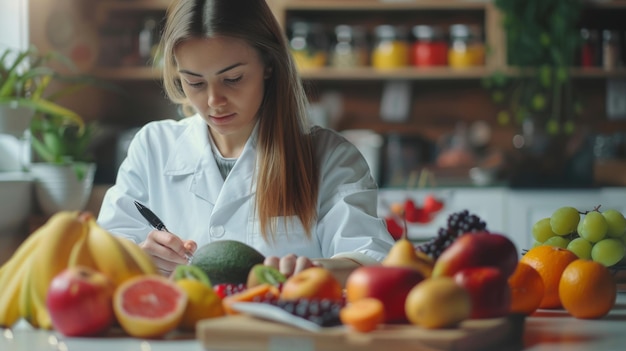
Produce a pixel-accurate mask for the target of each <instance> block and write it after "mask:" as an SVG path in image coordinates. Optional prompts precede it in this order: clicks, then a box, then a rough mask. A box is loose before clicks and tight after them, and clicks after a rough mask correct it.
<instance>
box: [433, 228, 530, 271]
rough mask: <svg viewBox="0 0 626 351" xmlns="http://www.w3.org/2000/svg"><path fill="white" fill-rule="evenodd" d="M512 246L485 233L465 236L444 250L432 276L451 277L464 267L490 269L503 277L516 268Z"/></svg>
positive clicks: (513, 247) (516, 256)
mask: <svg viewBox="0 0 626 351" xmlns="http://www.w3.org/2000/svg"><path fill="white" fill-rule="evenodd" d="M517 261H518V254H517V249H516V248H515V244H513V242H512V241H511V239H509V238H507V237H506V236H504V235H501V234H497V233H488V232H476V233H467V234H463V235H461V236H460V237H458V238H457V239H456V240H455V241H454V242H453V243H452V245H450V246H449V247H448V248H447V249H446V250H444V251H443V253H442V254H441V256H439V258H438V259H437V261H436V262H435V266H434V267H433V276H434V277H437V276H448V277H451V276H453V275H454V274H455V273H456V272H458V271H460V270H461V269H464V268H470V267H482V266H491V267H496V268H499V269H500V270H502V274H503V275H504V276H505V278H508V277H509V276H511V274H513V271H515V268H516V267H517Z"/></svg>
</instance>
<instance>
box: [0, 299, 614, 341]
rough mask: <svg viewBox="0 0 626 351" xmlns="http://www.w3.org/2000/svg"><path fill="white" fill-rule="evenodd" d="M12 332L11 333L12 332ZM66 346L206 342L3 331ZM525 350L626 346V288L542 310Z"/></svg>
mask: <svg viewBox="0 0 626 351" xmlns="http://www.w3.org/2000/svg"><path fill="white" fill-rule="evenodd" d="M8 334H11V335H10V336H9V335H8ZM7 336H9V337H7ZM513 349H515V348H513ZM65 350H68V351H205V350H204V348H203V347H202V345H201V344H200V343H199V342H198V341H197V340H195V339H194V338H193V336H192V335H187V336H181V339H176V340H150V341H144V340H140V339H134V338H130V337H126V336H117V337H108V338H61V337H59V336H58V334H57V333H55V332H49V331H42V330H33V329H32V328H30V326H28V325H26V324H24V323H20V324H18V326H16V328H15V329H14V330H13V331H12V332H7V331H6V330H5V331H3V333H2V335H0V351H65ZM523 350H532V351H555V350H563V351H577V350H580V351H589V350H596V351H622V350H626V292H622V293H619V294H618V298H617V303H616V305H615V307H614V308H613V310H612V311H611V313H610V314H609V315H608V316H606V317H604V318H602V319H599V320H580V319H575V318H573V317H571V316H569V315H568V314H567V313H566V312H565V311H563V310H540V311H538V312H537V313H535V314H534V315H533V316H530V317H528V318H527V319H526V324H525V330H524V346H523ZM271 351H279V350H271ZM280 351H284V350H280ZM293 351H298V350H293ZM396 351H402V350H396ZM407 351H409V350H407Z"/></svg>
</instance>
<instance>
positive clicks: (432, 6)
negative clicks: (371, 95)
mask: <svg viewBox="0 0 626 351" xmlns="http://www.w3.org/2000/svg"><path fill="white" fill-rule="evenodd" d="M170 2H171V0H132V1H128V0H107V1H100V2H98V5H97V8H96V13H97V20H98V21H100V22H99V23H103V21H106V19H107V18H108V16H110V15H111V13H112V12H115V11H153V10H154V11H156V10H163V11H164V10H165V9H167V7H168V6H169V4H170ZM268 3H270V6H271V7H272V10H273V11H274V12H275V14H276V15H277V17H279V19H282V20H284V19H285V18H284V17H285V16H286V13H287V12H290V11H330V12H333V11H363V12H366V11H371V12H375V11H419V10H437V11H439V10H441V11H455V10H456V11H458V10H479V11H480V10H484V11H485V27H486V29H485V30H486V36H487V42H488V44H489V45H490V46H491V47H492V48H496V47H499V48H500V49H499V50H494V52H492V54H491V55H490V56H489V57H487V60H488V61H487V65H486V66H484V67H476V68H468V69H452V68H449V67H441V68H421V67H406V68H399V69H393V70H379V69H374V68H372V67H363V68H352V69H337V68H332V67H323V68H318V69H307V70H302V72H301V76H302V78H303V79H305V80H320V81H359V80H391V79H404V80H432V79H440V80H459V79H460V80H463V79H481V78H483V77H486V76H488V75H490V74H492V73H493V72H495V71H497V70H499V71H504V72H505V73H506V74H510V75H515V74H516V73H515V70H514V69H512V68H504V69H502V68H501V67H504V66H505V64H504V61H505V60H506V59H505V57H504V56H505V53H504V49H503V45H502V43H503V42H504V40H505V39H504V37H503V33H501V32H499V31H496V30H494V28H495V27H496V26H499V22H500V20H501V17H500V16H499V15H498V11H497V10H495V7H494V5H493V3H492V1H489V0H471V1H470V0H415V1H397V2H388V1H382V0H268ZM586 6H588V7H589V8H600V9H626V0H615V1H609V2H595V1H587V2H586ZM92 73H93V74H94V75H96V76H98V77H102V78H107V79H112V80H127V81H132V80H158V79H160V76H161V74H160V72H159V71H158V70H155V69H154V68H152V67H119V68H116V67H108V68H104V67H100V68H96V69H95V70H94V71H93V72H92ZM571 73H572V77H574V78H576V79H594V78H598V79H602V78H623V77H626V69H624V68H621V69H617V70H604V69H602V68H585V69H582V68H574V69H572V71H571Z"/></svg>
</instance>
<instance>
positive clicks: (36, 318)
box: [30, 275, 53, 330]
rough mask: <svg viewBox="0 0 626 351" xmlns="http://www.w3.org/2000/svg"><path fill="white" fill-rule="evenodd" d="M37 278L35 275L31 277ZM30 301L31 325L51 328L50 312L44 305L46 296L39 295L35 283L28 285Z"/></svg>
mask: <svg viewBox="0 0 626 351" xmlns="http://www.w3.org/2000/svg"><path fill="white" fill-rule="evenodd" d="M32 278H33V279H35V280H36V279H37V278H36V275H34V276H33V277H32ZM30 287H31V288H30V293H31V294H30V302H31V313H32V317H31V322H30V323H31V325H32V326H33V327H36V328H41V329H48V330H51V329H52V328H53V325H52V318H50V312H48V307H46V296H45V295H44V296H41V295H40V293H39V291H38V290H37V287H36V285H35V284H31V285H30Z"/></svg>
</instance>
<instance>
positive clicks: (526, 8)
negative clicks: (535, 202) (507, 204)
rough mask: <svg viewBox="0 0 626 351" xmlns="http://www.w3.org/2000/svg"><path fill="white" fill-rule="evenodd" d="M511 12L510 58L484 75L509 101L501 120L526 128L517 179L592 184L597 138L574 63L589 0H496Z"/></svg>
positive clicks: (495, 94)
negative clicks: (584, 115)
mask: <svg viewBox="0 0 626 351" xmlns="http://www.w3.org/2000/svg"><path fill="white" fill-rule="evenodd" d="M494 3H495V5H496V7H497V8H498V9H499V10H500V11H501V13H502V17H503V23H502V26H503V29H504V31H505V35H506V44H507V58H508V65H509V67H510V68H511V70H508V71H507V72H506V73H504V72H496V73H495V74H494V75H492V76H490V77H488V78H487V79H485V80H484V85H485V87H486V88H487V89H489V90H490V91H491V93H492V98H493V100H494V101H495V102H496V103H497V104H499V105H500V106H501V107H502V109H501V111H500V112H499V113H498V122H499V123H500V124H505V125H507V124H508V125H514V126H515V127H516V128H519V129H520V133H519V134H518V135H517V139H516V140H517V144H516V145H515V147H516V148H518V150H519V155H517V156H518V157H517V158H516V162H514V166H513V168H512V171H511V183H512V185H513V186H516V185H520V186H579V185H591V184H590V183H591V182H592V178H593V177H592V169H593V163H592V153H591V147H590V146H589V145H588V143H589V142H590V141H589V138H588V137H587V136H586V135H585V132H584V131H583V130H582V128H579V126H577V125H576V123H575V120H576V118H577V116H578V115H580V112H581V110H582V107H581V102H580V99H579V98H578V97H577V96H576V93H575V89H574V85H573V82H572V78H571V75H570V69H571V67H572V66H573V64H574V57H575V53H576V50H577V49H578V48H579V44H580V41H581V37H580V28H579V27H578V25H579V19H580V15H581V12H582V7H583V3H582V1H581V0H574V1H572V0H495V1H494Z"/></svg>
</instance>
